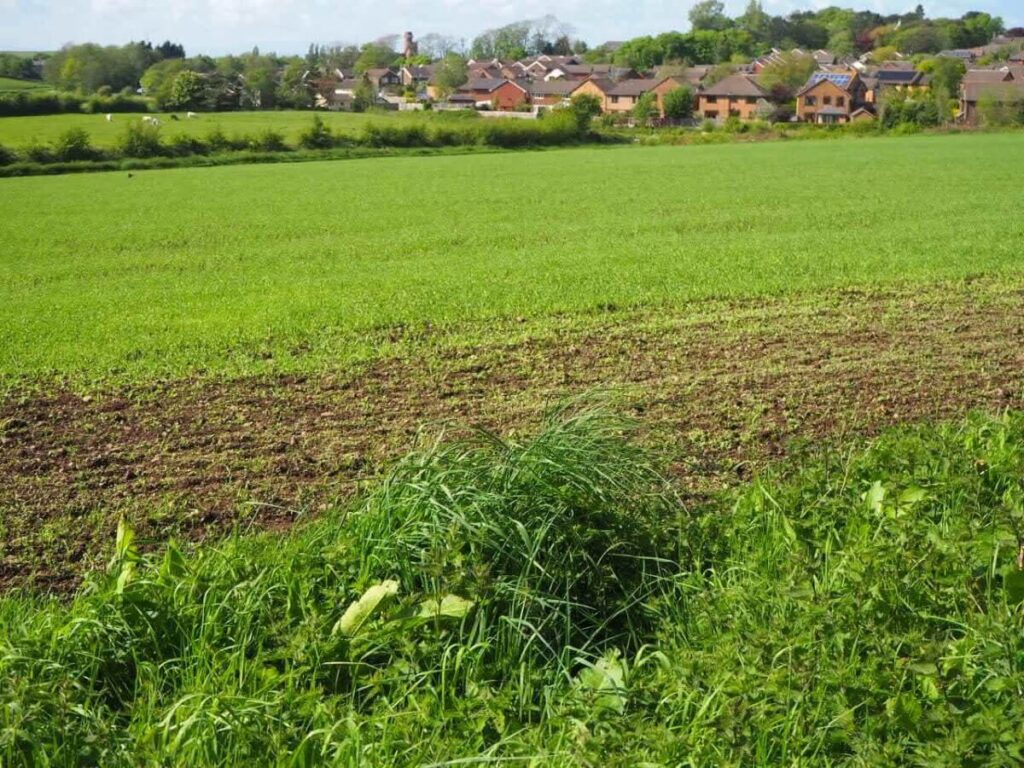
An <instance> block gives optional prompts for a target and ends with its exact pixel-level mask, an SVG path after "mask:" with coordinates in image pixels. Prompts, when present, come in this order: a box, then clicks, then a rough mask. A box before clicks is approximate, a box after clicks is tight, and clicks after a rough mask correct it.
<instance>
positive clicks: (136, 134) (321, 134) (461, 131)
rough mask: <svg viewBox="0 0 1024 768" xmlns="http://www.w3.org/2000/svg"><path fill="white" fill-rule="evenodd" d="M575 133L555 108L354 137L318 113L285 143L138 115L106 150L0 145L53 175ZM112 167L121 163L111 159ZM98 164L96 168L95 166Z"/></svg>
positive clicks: (79, 137) (518, 142)
mask: <svg viewBox="0 0 1024 768" xmlns="http://www.w3.org/2000/svg"><path fill="white" fill-rule="evenodd" d="M593 138H596V137H593V136H590V135H589V134H588V133H585V132H581V130H580V127H579V124H578V123H577V121H576V120H575V118H574V117H573V116H572V115H570V114H568V113H561V112H554V113H551V114H548V115H546V116H545V117H544V118H543V119H540V120H530V121H526V120H480V119H476V120H469V119H465V120H458V119H455V120H450V121H449V120H443V121H438V123H437V124H434V125H430V124H424V123H419V122H408V123H402V122H398V121H391V122H380V123H369V124H367V125H366V127H365V128H364V129H363V132H362V133H361V134H359V135H358V136H350V135H338V134H335V133H334V132H332V131H331V129H330V127H329V126H327V125H326V124H325V123H324V122H323V120H321V119H320V116H319V115H314V117H313V122H312V124H311V126H310V127H309V128H308V129H307V130H306V131H304V132H303V133H302V134H301V135H300V137H299V141H298V143H297V145H295V146H293V145H290V144H288V142H287V141H286V140H285V137H284V135H283V134H282V133H280V132H278V131H275V130H272V129H268V130H265V131H263V132H261V133H259V134H257V135H255V136H247V135H235V136H230V137H229V136H227V135H225V134H224V132H223V131H222V130H221V129H220V128H214V129H213V130H212V131H211V132H210V133H208V134H207V135H206V136H205V137H201V136H191V135H178V136H174V137H172V138H171V139H170V140H168V141H165V140H164V139H163V138H162V137H161V135H160V127H159V126H157V125H149V124H145V123H142V122H141V121H139V122H136V121H132V122H129V123H127V124H126V125H125V127H124V130H123V132H122V133H121V135H120V136H119V137H118V139H117V141H116V143H115V144H114V147H113V148H112V149H109V150H105V149H100V148H98V147H94V146H92V145H91V144H90V142H89V136H88V134H87V133H85V132H84V131H83V130H82V129H80V128H73V129H70V130H68V131H66V132H64V133H63V134H61V136H60V137H58V139H57V140H56V141H55V142H53V144H46V145H43V144H33V145H30V146H28V147H25V148H23V149H20V150H17V151H15V150H12V149H6V148H0V167H5V171H4V173H3V174H2V175H14V174H18V175H29V174H32V173H52V172H54V171H53V170H52V169H47V170H42V169H35V168H34V166H50V165H54V164H60V165H62V166H67V164H68V163H77V162H81V161H92V162H95V163H97V164H99V163H102V164H103V166H102V169H107V168H109V167H111V166H110V163H111V162H112V161H119V160H126V159H130V158H138V159H150V158H168V159H182V158H188V157H192V156H208V155H219V154H226V153H242V152H244V153H246V154H247V155H258V154H272V155H276V156H279V155H282V154H285V153H289V152H295V151H301V150H308V151H325V150H334V149H355V148H360V147H365V148H373V149H412V148H425V149H426V148H447V147H474V146H485V147H504V148H515V147H529V146H555V145H560V144H570V143H574V142H578V141H583V140H588V139H593ZM114 167H122V166H120V165H116V164H115V165H114ZM100 169H101V168H100V167H97V170H100ZM66 170H88V168H79V167H75V168H66Z"/></svg>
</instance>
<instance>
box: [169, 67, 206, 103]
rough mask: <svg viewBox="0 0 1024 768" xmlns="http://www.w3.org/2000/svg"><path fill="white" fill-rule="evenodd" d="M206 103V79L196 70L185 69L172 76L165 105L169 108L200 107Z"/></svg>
mask: <svg viewBox="0 0 1024 768" xmlns="http://www.w3.org/2000/svg"><path fill="white" fill-rule="evenodd" d="M205 103H206V81H205V80H204V79H203V76H202V75H200V74H199V73H198V72H193V71H192V70H188V69H187V70H185V71H184V72H179V73H178V74H177V75H175V77H174V82H173V83H172V85H171V90H170V96H169V98H168V99H167V100H166V102H165V106H166V107H168V108H170V109H185V110H188V109H202V107H203V105H204V104H205Z"/></svg>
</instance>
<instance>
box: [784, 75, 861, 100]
mask: <svg viewBox="0 0 1024 768" xmlns="http://www.w3.org/2000/svg"><path fill="white" fill-rule="evenodd" d="M856 78H859V75H857V74H856V73H854V72H844V73H840V72H814V73H812V74H811V79H810V80H808V81H807V84H806V85H804V87H803V88H801V89H800V90H799V91H797V92H796V95H797V96H800V95H801V94H804V93H807V91H809V90H811V88H814V87H815V86H817V85H819V84H821V83H823V82H825V81H828V82H830V83H832V84H833V85H835V86H836V87H838V88H842V89H843V90H844V91H849V90H850V86H851V85H852V84H853V82H854V80H855V79H856Z"/></svg>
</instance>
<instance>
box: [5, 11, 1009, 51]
mask: <svg viewBox="0 0 1024 768" xmlns="http://www.w3.org/2000/svg"><path fill="white" fill-rule="evenodd" d="M694 2H696V0H560V2H558V3H551V2H550V0H433V2H425V1H424V0H390V2H382V1H381V0H0V50H17V51H47V50H56V49H57V48H59V47H60V46H62V45H64V44H65V43H70V42H75V43H82V42H97V43H102V44H106V45H114V44H123V43H125V42H127V41H129V40H152V41H153V42H161V41H163V40H168V39H169V40H172V41H174V42H180V43H182V44H183V45H184V46H185V49H186V51H187V52H188V53H189V55H192V54H195V53H209V54H212V55H219V54H224V53H240V52H242V51H247V50H250V49H251V48H252V47H253V46H259V48H260V50H261V51H264V52H270V51H275V52H277V53H279V54H292V53H304V52H305V51H306V49H307V48H308V47H309V44H310V43H313V42H316V43H323V44H331V43H358V42H363V41H366V40H373V39H376V38H378V37H382V36H384V35H389V34H400V33H402V32H404V31H406V30H411V31H413V32H414V33H415V34H416V36H417V37H421V36H423V35H425V34H427V33H430V32H434V33H439V34H444V35H450V36H452V37H455V38H457V39H459V38H464V39H465V40H466V41H467V42H468V41H469V40H471V39H472V38H473V37H474V36H475V35H477V34H478V33H479V32H481V31H483V30H485V29H490V28H494V27H498V26H501V25H502V24H507V23H509V22H512V21H517V20H520V19H530V18H539V17H541V16H544V15H546V14H548V13H552V12H554V13H555V15H557V16H558V18H559V20H560V21H562V22H564V23H567V24H569V25H570V26H571V27H572V29H573V30H574V36H575V37H580V38H582V39H584V40H586V41H587V42H589V43H590V44H591V45H596V44H599V43H601V42H604V41H605V40H626V39H629V38H631V37H636V36H638V35H645V34H656V33H659V32H665V31H668V30H671V29H678V30H681V31H685V30H686V29H687V27H688V22H687V18H686V15H687V12H688V11H689V9H690V7H691V6H692V5H693V4H694ZM922 2H923V4H924V6H925V10H926V12H927V13H928V15H929V16H953V17H958V16H961V15H962V14H963V13H965V12H966V11H968V10H975V9H976V10H984V11H987V12H989V13H993V14H995V15H999V16H1002V17H1003V20H1004V21H1005V22H1006V24H1007V26H1018V25H1024V3H1022V2H1021V0H941V1H940V2H927V0H922ZM916 4H917V0H852V1H851V2H836V1H835V0H832V2H829V0H764V2H763V5H764V7H765V10H766V11H768V12H769V13H773V14H785V13H789V12H791V11H794V10H808V9H815V8H821V7H826V6H828V5H842V6H846V7H855V8H868V9H871V10H875V11H877V12H879V13H906V12H909V11H911V10H913V8H914V6H915V5H916ZM745 5H746V0H726V11H727V12H728V13H729V14H730V15H735V14H738V13H741V12H742V8H743V6H745Z"/></svg>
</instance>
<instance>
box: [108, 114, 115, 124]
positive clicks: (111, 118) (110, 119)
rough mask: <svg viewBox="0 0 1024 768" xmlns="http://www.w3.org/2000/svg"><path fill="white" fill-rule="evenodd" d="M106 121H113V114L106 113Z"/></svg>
mask: <svg viewBox="0 0 1024 768" xmlns="http://www.w3.org/2000/svg"><path fill="white" fill-rule="evenodd" d="M107 122H108V123H112V122H114V116H113V115H107Z"/></svg>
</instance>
